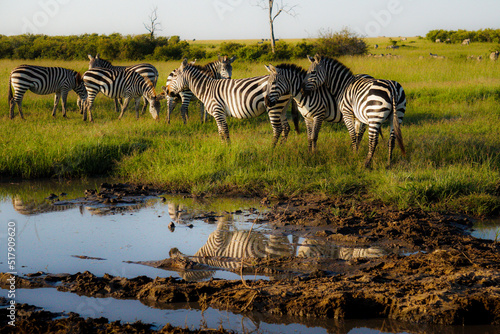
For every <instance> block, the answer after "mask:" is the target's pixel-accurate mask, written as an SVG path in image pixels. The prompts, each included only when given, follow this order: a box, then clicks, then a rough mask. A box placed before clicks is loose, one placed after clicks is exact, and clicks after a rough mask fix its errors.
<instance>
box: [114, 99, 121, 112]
mask: <svg viewBox="0 0 500 334" xmlns="http://www.w3.org/2000/svg"><path fill="white" fill-rule="evenodd" d="M120 104H121V103H120V101H119V100H118V98H115V111H116V113H119V112H120V109H121V107H120Z"/></svg>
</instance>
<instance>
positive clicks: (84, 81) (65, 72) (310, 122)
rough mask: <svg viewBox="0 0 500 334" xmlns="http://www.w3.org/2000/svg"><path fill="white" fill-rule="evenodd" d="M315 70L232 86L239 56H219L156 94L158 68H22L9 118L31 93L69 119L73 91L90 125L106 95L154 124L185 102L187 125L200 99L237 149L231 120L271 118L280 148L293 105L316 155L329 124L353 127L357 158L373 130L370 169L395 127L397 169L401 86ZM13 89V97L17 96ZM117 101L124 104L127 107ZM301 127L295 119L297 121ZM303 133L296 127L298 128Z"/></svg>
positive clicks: (341, 70)
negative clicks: (164, 108)
mask: <svg viewBox="0 0 500 334" xmlns="http://www.w3.org/2000/svg"><path fill="white" fill-rule="evenodd" d="M308 59H309V61H310V62H311V65H310V67H309V69H308V70H305V69H303V68H300V67H299V66H297V65H295V64H282V65H278V66H276V67H274V66H272V65H269V66H266V69H267V70H268V72H269V75H265V76H257V77H251V78H244V79H231V77H232V65H231V64H232V63H233V61H234V60H235V57H232V58H228V57H227V56H225V57H221V56H219V57H218V60H216V61H214V62H212V63H209V64H207V65H205V66H199V65H196V64H195V62H188V61H187V59H184V61H183V62H182V63H181V65H180V67H179V68H177V69H175V70H173V71H172V72H171V73H170V74H169V75H168V77H167V80H166V85H165V86H163V87H162V92H161V93H160V94H156V91H155V86H156V83H157V81H158V77H159V73H158V71H157V70H156V68H155V67H154V66H153V65H151V64H145V63H144V64H137V65H133V66H127V67H125V66H113V65H112V64H111V63H110V62H109V61H106V60H104V59H102V58H100V57H99V54H98V55H96V57H93V56H91V55H89V60H90V62H89V70H88V71H86V72H85V73H84V75H83V76H81V75H80V74H79V73H78V72H76V71H73V70H69V69H65V68H61V67H40V66H31V65H22V66H19V67H16V68H15V69H14V70H13V71H12V72H11V75H10V78H9V105H10V117H11V118H13V117H14V107H15V105H16V104H17V106H18V109H19V113H20V116H21V118H23V114H22V108H21V103H22V99H23V96H24V93H25V92H26V91H27V90H31V91H32V92H34V93H36V94H50V93H55V94H56V97H55V100H54V108H53V111H52V115H53V116H54V115H55V111H56V108H57V105H58V103H59V99H60V97H62V100H63V103H62V104H63V116H65V115H66V98H67V95H68V93H69V91H71V90H74V91H75V92H76V93H77V94H78V107H79V108H80V111H81V113H83V120H86V119H87V114H88V116H89V119H90V121H93V117H92V108H93V102H94V99H95V97H96V95H97V94H98V93H99V92H101V93H103V94H104V95H106V96H108V97H111V98H114V99H115V109H116V111H119V110H120V109H121V112H120V116H119V118H121V117H122V116H123V114H124V112H125V110H126V109H127V106H128V104H129V102H130V99H134V100H135V110H136V117H138V116H139V102H140V98H141V97H142V98H143V99H144V102H145V103H144V107H143V110H142V111H143V112H144V111H145V109H146V107H147V105H148V104H149V111H150V113H151V115H152V116H153V118H154V119H158V117H159V113H160V101H161V100H163V99H167V105H168V113H167V120H168V122H170V114H171V111H172V110H173V108H174V107H175V105H176V104H178V103H182V107H181V116H182V119H183V121H184V123H186V120H187V114H188V113H187V110H188V105H189V102H190V101H192V100H194V99H195V98H197V99H198V100H199V101H200V102H201V103H202V106H201V116H202V121H203V119H204V117H206V116H204V115H205V113H204V109H206V112H207V113H208V114H210V115H211V116H212V117H213V118H214V119H215V122H216V124H217V128H218V132H219V135H220V138H221V140H222V141H223V142H227V143H230V138H229V128H228V125H227V121H226V118H227V117H235V118H238V119H246V118H253V117H257V116H259V115H261V114H263V113H265V112H267V114H268V115H269V119H270V122H271V126H272V129H273V146H274V145H276V144H277V143H278V141H279V140H280V138H282V140H283V141H286V139H287V136H288V133H289V131H290V126H289V124H288V120H287V117H286V110H287V109H288V105H289V104H290V101H293V105H292V115H294V111H295V112H297V111H298V112H300V114H302V116H303V117H304V120H305V124H306V128H307V138H308V147H309V150H310V151H311V152H314V151H315V150H316V143H317V140H318V134H319V131H320V129H321V126H322V123H323V121H328V122H335V123H338V122H341V121H343V122H344V124H345V125H346V127H347V130H348V132H349V135H350V138H351V147H352V149H353V151H355V152H357V150H358V148H359V145H360V142H361V139H362V137H363V134H364V132H365V130H366V127H368V132H369V135H368V136H369V150H368V156H367V157H366V160H365V166H366V167H369V166H370V165H371V160H372V157H373V154H374V152H375V148H376V146H377V144H378V136H379V134H381V125H382V123H383V122H384V121H386V120H388V121H389V124H390V137H389V156H388V163H389V165H390V164H391V157H392V151H393V149H394V145H395V142H397V143H398V145H399V146H400V148H401V151H402V153H403V154H405V148H404V144H403V138H402V134H401V128H400V123H402V121H403V117H404V113H405V110H406V98H405V93H404V90H403V88H402V87H401V85H400V84H399V83H398V82H396V81H392V80H382V79H375V78H373V77H371V76H369V75H366V74H358V75H354V74H353V73H352V71H351V70H350V69H349V68H348V67H347V66H345V65H344V64H342V63H341V62H339V61H338V60H335V59H331V58H328V57H321V56H319V55H316V56H315V57H309V56H308ZM12 88H13V89H14V92H15V93H14V94H13V93H12ZM118 99H123V104H122V106H121V107H120V106H119V102H118ZM294 121H295V118H294ZM296 126H297V125H296Z"/></svg>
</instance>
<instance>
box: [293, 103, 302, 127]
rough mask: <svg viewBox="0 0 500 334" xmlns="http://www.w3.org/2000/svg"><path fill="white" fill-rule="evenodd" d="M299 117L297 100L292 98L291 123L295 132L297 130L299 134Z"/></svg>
mask: <svg viewBox="0 0 500 334" xmlns="http://www.w3.org/2000/svg"><path fill="white" fill-rule="evenodd" d="M299 118H300V117H299V108H298V107H297V102H295V100H294V99H292V120H293V125H294V126H295V132H297V134H300V127H299Z"/></svg>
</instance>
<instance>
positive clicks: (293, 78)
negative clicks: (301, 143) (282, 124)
mask: <svg viewBox="0 0 500 334" xmlns="http://www.w3.org/2000/svg"><path fill="white" fill-rule="evenodd" d="M264 66H265V67H266V69H267V70H268V71H269V78H268V83H267V97H266V105H267V106H268V107H272V106H273V105H274V104H275V103H276V101H278V99H279V98H280V97H281V96H282V95H283V94H291V95H292V98H293V99H294V101H295V102H296V104H297V107H298V110H299V112H300V113H301V114H302V116H303V117H304V121H305V123H306V128H307V140H308V144H309V145H308V148H309V151H310V152H311V151H312V152H314V151H315V150H316V142H317V141H318V134H319V131H320V129H321V125H322V123H323V121H327V122H332V123H339V122H341V121H342V113H341V112H339V110H338V108H337V102H336V101H335V99H334V97H333V95H332V94H331V93H330V91H329V90H328V89H327V88H326V86H325V85H322V86H320V87H319V88H318V89H317V90H314V91H312V92H311V93H310V94H308V95H305V94H302V82H303V80H304V79H305V77H306V74H307V72H306V70H305V69H303V68H301V67H299V66H297V65H295V64H280V65H278V66H276V67H274V66H272V65H269V66H267V65H264ZM363 76H367V77H368V75H366V74H363Z"/></svg>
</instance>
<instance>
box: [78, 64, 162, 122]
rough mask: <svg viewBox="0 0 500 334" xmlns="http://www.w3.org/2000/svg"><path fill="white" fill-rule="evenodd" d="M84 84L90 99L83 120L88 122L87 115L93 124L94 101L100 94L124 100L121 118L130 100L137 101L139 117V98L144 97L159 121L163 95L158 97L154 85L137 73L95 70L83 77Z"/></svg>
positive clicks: (137, 115) (103, 69)
mask: <svg viewBox="0 0 500 334" xmlns="http://www.w3.org/2000/svg"><path fill="white" fill-rule="evenodd" d="M83 82H84V83H85V88H86V89H87V93H88V98H87V101H86V110H85V111H84V112H83V120H84V121H86V120H87V113H88V115H89V119H90V121H91V122H93V121H94V119H93V117H92V107H93V104H94V99H95V97H96V95H97V94H98V93H99V92H102V93H103V94H104V95H106V96H107V97H111V98H114V99H118V98H123V99H124V102H123V106H122V108H121V113H120V116H119V118H122V116H123V113H124V112H125V110H126V109H127V106H128V104H129V102H130V99H134V100H136V103H135V113H136V117H139V100H138V98H139V97H141V96H142V97H144V98H145V99H146V100H148V102H149V104H150V105H149V112H150V113H151V115H152V116H153V118H154V119H158V115H159V113H160V100H161V99H163V98H164V96H163V95H161V94H160V95H159V96H158V97H157V96H156V92H155V89H154V85H153V83H152V82H151V81H150V80H149V79H148V78H145V77H143V76H141V75H140V74H138V73H137V72H135V71H117V70H111V69H108V68H102V67H98V68H93V69H91V70H88V71H87V72H85V74H84V75H83Z"/></svg>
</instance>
